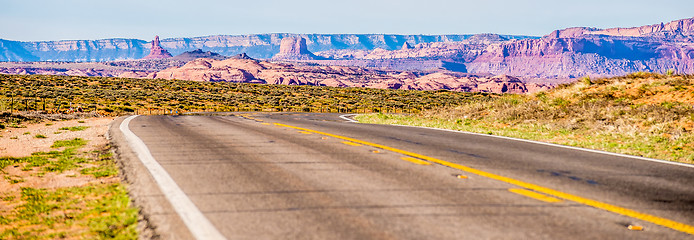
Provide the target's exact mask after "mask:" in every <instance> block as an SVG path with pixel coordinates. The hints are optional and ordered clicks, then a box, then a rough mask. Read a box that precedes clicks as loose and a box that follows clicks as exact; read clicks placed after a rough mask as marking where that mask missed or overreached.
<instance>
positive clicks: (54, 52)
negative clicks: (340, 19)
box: [0, 33, 531, 61]
mask: <svg viewBox="0 0 694 240" xmlns="http://www.w3.org/2000/svg"><path fill="white" fill-rule="evenodd" d="M471 36H472V35H395V34H289V33H273V34H254V35H235V36H232V35H216V36H206V37H193V38H167V39H162V40H161V46H162V47H163V48H165V49H166V50H168V51H169V52H170V53H171V54H173V55H178V54H181V53H183V52H187V51H193V50H195V49H202V50H203V51H212V52H216V53H219V54H222V55H227V56H232V55H237V54H240V53H244V52H245V53H247V54H248V55H249V56H250V57H253V58H261V59H266V58H271V57H272V56H273V55H275V54H277V53H278V52H279V48H280V43H281V41H282V39H283V38H287V37H301V38H304V39H306V44H307V46H308V49H309V50H310V51H312V52H319V51H327V50H339V49H353V50H373V49H377V48H381V49H387V50H394V49H399V48H400V46H402V45H403V44H404V43H405V42H408V43H410V44H418V43H432V42H455V41H462V40H464V39H466V38H469V37H471ZM506 37H507V38H510V39H526V38H531V37H528V36H506ZM150 47H151V46H150V42H149V41H144V40H139V39H101V40H64V41H42V42H19V41H10V40H2V39H0V61H113V60H128V59H140V58H143V57H144V56H146V55H147V54H148V53H149V52H150Z"/></svg>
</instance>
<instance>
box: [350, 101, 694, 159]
mask: <svg viewBox="0 0 694 240" xmlns="http://www.w3.org/2000/svg"><path fill="white" fill-rule="evenodd" d="M351 115H357V114H351ZM340 117H342V116H340ZM353 121H354V120H353ZM354 122H358V121H354ZM387 125H392V126H400V127H411V128H425V129H433V130H439V131H446V132H454V133H462V134H469V135H476V136H485V137H494V138H501V139H506V140H513V141H520V142H527V143H534V144H540V145H546V146H552V147H560V148H567V149H573V150H579V151H584V152H592V153H600V154H605V155H612V156H617V157H626V158H633V159H638V160H643V161H650V162H657V163H664V164H670V165H676V166H680V167H689V168H694V165H692V164H687V163H680V162H671V161H665V160H660V159H654V158H647V157H639V156H633V155H627V154H621V153H613V152H606V151H601V150H595V149H588V148H580V147H572V146H566V145H561V144H556V143H546V142H540V141H534V140H527V139H521V138H512V137H505V136H498V135H489V134H482V133H473V132H465V131H458V130H451V129H443V128H435V127H423V126H408V125H401V124H387Z"/></svg>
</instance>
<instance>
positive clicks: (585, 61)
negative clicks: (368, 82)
mask: <svg viewBox="0 0 694 240" xmlns="http://www.w3.org/2000/svg"><path fill="white" fill-rule="evenodd" d="M317 55H322V56H327V57H332V58H335V59H345V60H351V61H357V60H363V61H371V60H379V61H385V60H389V59H390V60H393V59H424V60H431V59H439V60H445V61H449V62H454V63H459V64H462V65H464V66H465V67H464V69H465V71H467V72H469V73H489V74H495V75H498V74H506V75H513V76H520V77H523V78H545V79H570V78H577V77H583V76H594V77H602V76H616V75H624V74H628V73H632V72H638V71H648V72H661V73H664V72H666V71H668V70H674V71H675V72H676V73H683V74H693V73H694V18H691V19H682V20H677V21H673V22H670V23H667V24H665V23H661V24H656V25H650V26H643V27H635V28H612V29H596V28H569V29H564V30H557V31H554V32H553V33H551V34H549V35H547V36H544V37H542V38H540V39H520V40H518V39H506V38H505V37H503V36H498V35H493V34H487V35H476V36H474V37H470V38H468V39H465V40H463V41H459V42H437V43H420V44H417V45H415V46H413V48H411V49H408V48H404V47H403V48H402V49H401V50H392V51H391V50H385V49H375V50H371V51H363V50H360V51H351V50H338V51H327V52H318V53H317Z"/></svg>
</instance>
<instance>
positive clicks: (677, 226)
mask: <svg viewBox="0 0 694 240" xmlns="http://www.w3.org/2000/svg"><path fill="white" fill-rule="evenodd" d="M275 125H277V126H282V127H288V128H293V129H297V130H302V131H306V132H312V133H316V134H321V135H325V136H329V137H334V138H338V139H342V140H347V141H351V142H355V143H360V144H363V145H367V146H372V147H375V148H380V149H383V150H388V151H391V152H396V153H400V154H403V155H407V156H410V157H415V158H419V159H423V160H426V161H429V162H433V163H438V164H440V165H443V166H446V167H450V168H455V169H458V170H462V171H465V172H468V173H472V174H475V175H479V176H483V177H487V178H491V179H494V180H498V181H502V182H505V183H509V184H512V185H516V186H519V187H522V188H526V189H530V190H533V191H535V192H539V193H544V194H547V195H550V196H555V197H558V198H562V199H565V200H569V201H573V202H577V203H580V204H583V205H587V206H591V207H594V208H598V209H602V210H606V211H609V212H613V213H617V214H621V215H624V216H628V217H632V218H636V219H639V220H643V221H647V222H651V223H654V224H657V225H660V226H663V227H668V228H671V229H674V230H677V231H681V232H685V233H688V234H692V235H694V226H691V225H687V224H684V223H680V222H676V221H673V220H670V219H666V218H661V217H657V216H654V215H650V214H646V213H641V212H637V211H634V210H631V209H627V208H623V207H619V206H615V205H612V204H608V203H603V202H600V201H596V200H592V199H588V198H584V197H579V196H576V195H573V194H569V193H564V192H560V191H557V190H554V189H550V188H546V187H542V186H539V185H535V184H532V183H527V182H523V181H520V180H516V179H513V178H509V177H504V176H500V175H496V174H493V173H488V172H485V171H481V170H477V169H474V168H471V167H467V166H463V165H460V164H456V163H452V162H447V161H443V160H440V159H436V158H433V157H428V156H424V155H421V154H417V153H413V152H408V151H405V150H400V149H397V148H393V147H388V146H385V145H381V144H377V143H371V142H367V141H362V140H359V139H354V138H350V137H344V136H340V135H335V134H331V133H325V132H320V131H316V130H311V129H307V128H301V127H295V126H291V125H286V124H281V123H275Z"/></svg>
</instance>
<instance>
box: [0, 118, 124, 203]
mask: <svg viewBox="0 0 694 240" xmlns="http://www.w3.org/2000/svg"><path fill="white" fill-rule="evenodd" d="M78 121H84V123H80V122H78ZM111 121H113V118H87V119H75V120H67V121H44V122H42V123H37V124H27V125H26V126H27V127H26V128H9V129H4V130H2V131H1V132H0V135H2V137H0V157H7V156H10V157H24V156H30V155H31V153H33V152H48V151H51V150H58V151H60V150H62V149H55V148H51V145H53V142H55V141H57V140H71V139H74V138H82V139H85V140H88V142H87V146H85V147H82V148H80V149H79V151H81V152H89V151H93V150H101V149H103V148H104V147H105V146H106V144H107V143H108V140H107V139H106V136H105V134H106V132H107V131H108V124H109V123H110V122H111ZM46 124H49V125H50V126H46ZM75 126H88V127H89V128H87V129H85V130H82V131H74V132H73V131H69V130H59V129H60V128H61V127H75ZM27 132H28V133H29V134H25V133H27ZM36 134H42V135H44V136H46V138H36V137H35V136H36ZM15 137H16V139H14V138H15ZM87 156H91V155H90V154H89V153H87ZM24 165H25V163H20V164H16V165H13V166H7V167H6V168H5V169H2V171H1V172H0V176H2V178H0V195H15V194H17V193H18V191H19V189H20V188H21V187H32V188H49V189H54V188H60V187H73V186H84V185H86V184H90V183H105V182H112V181H117V178H116V177H108V178H99V179H96V178H94V177H93V176H91V175H82V174H80V173H79V169H74V170H68V171H65V172H62V173H57V172H45V171H42V170H41V168H34V169H33V170H30V171H23V170H22V167H23V166H24ZM86 166H88V165H86ZM40 172H43V173H44V174H45V175H43V176H41V174H37V173H40ZM11 179H21V182H19V183H11V181H10V180H11Z"/></svg>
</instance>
